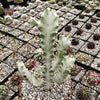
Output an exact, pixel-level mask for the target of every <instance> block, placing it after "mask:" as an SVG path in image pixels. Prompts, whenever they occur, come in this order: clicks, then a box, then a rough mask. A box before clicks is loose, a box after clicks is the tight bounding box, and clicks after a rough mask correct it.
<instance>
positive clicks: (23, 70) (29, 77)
mask: <svg viewBox="0 0 100 100" xmlns="http://www.w3.org/2000/svg"><path fill="white" fill-rule="evenodd" d="M17 66H18V70H19V72H20V74H21V75H22V77H23V78H24V79H25V80H27V81H29V82H30V83H31V84H32V85H34V86H40V85H41V84H42V83H43V81H42V80H41V81H40V80H38V79H36V78H35V77H34V76H33V75H32V74H31V73H30V72H29V71H28V69H27V68H26V67H25V65H24V63H23V62H22V61H17Z"/></svg>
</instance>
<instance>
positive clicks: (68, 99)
mask: <svg viewBox="0 0 100 100" xmlns="http://www.w3.org/2000/svg"><path fill="white" fill-rule="evenodd" d="M72 92H73V83H72V80H71V92H70V95H69V96H68V98H67V100H69V98H70V97H71V95H72Z"/></svg>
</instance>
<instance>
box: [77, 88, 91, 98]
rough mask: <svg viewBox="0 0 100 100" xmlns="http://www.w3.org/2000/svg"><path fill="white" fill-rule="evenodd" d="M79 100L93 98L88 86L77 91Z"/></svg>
mask: <svg viewBox="0 0 100 100" xmlns="http://www.w3.org/2000/svg"><path fill="white" fill-rule="evenodd" d="M76 95H77V98H78V100H91V94H90V92H89V91H88V89H87V88H82V87H81V88H79V89H78V90H77V92H76Z"/></svg>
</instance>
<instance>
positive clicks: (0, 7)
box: [0, 6, 5, 15]
mask: <svg viewBox="0 0 100 100" xmlns="http://www.w3.org/2000/svg"><path fill="white" fill-rule="evenodd" d="M4 13H5V10H4V8H3V7H2V6H0V15H2V14H4Z"/></svg>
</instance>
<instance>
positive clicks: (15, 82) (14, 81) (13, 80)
mask: <svg viewBox="0 0 100 100" xmlns="http://www.w3.org/2000/svg"><path fill="white" fill-rule="evenodd" d="M10 82H11V85H12V86H18V85H19V84H20V75H19V74H14V75H12V77H11V80H10Z"/></svg>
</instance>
